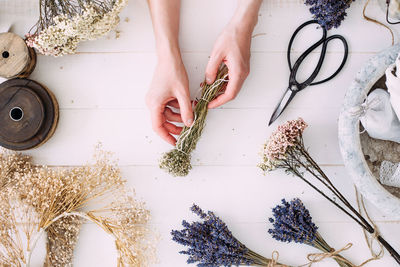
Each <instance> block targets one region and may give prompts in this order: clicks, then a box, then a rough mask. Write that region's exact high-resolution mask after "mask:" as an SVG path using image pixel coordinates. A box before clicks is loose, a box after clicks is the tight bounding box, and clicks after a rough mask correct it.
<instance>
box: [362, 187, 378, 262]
mask: <svg viewBox="0 0 400 267" xmlns="http://www.w3.org/2000/svg"><path fill="white" fill-rule="evenodd" d="M354 189H355V194H356V199H357V206H358V211H359V212H360V214H362V213H364V214H365V216H366V217H367V219H368V221H369V222H370V223H371V224H372V226H373V228H374V234H373V235H372V237H371V238H368V234H367V231H366V230H365V229H363V232H364V238H365V241H366V242H367V245H368V248H369V250H370V252H371V255H372V258H371V259H370V261H372V260H378V259H380V258H382V257H383V255H384V253H385V251H384V249H383V245H382V244H381V243H380V242H378V244H379V247H380V251H379V253H376V252H375V251H374V249H373V243H374V242H376V241H377V239H378V236H379V228H378V226H377V225H376V224H375V222H374V221H373V220H372V219H371V217H370V216H369V214H368V212H367V208H366V207H365V203H364V198H363V197H362V196H361V195H360V194H359V192H358V190H357V188H356V187H354Z"/></svg>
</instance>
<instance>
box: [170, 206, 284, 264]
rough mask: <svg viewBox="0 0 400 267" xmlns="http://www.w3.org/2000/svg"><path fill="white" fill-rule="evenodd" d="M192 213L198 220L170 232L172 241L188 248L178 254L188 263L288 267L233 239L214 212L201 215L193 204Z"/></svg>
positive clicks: (200, 211) (183, 224)
mask: <svg viewBox="0 0 400 267" xmlns="http://www.w3.org/2000/svg"><path fill="white" fill-rule="evenodd" d="M191 210H192V212H193V213H195V214H196V215H197V216H199V217H200V219H201V221H199V222H192V223H189V222H187V221H185V220H184V221H183V222H182V226H183V227H184V228H183V229H182V230H173V231H171V235H172V240H173V241H175V242H177V243H178V244H181V245H183V246H185V247H187V250H183V251H181V252H180V253H181V254H184V255H187V256H188V260H187V263H188V264H191V263H197V266H199V267H203V266H204V267H205V266H215V267H218V266H239V265H246V266H261V267H262V266H264V267H272V266H273V267H289V266H288V265H283V264H280V263H278V262H277V259H268V258H265V257H264V256H261V255H260V254H258V253H256V252H254V251H252V250H250V249H249V248H247V247H246V246H245V245H244V244H242V243H241V242H240V241H239V240H238V239H236V237H234V236H233V234H232V232H231V231H230V230H229V228H228V226H227V225H226V224H225V222H224V221H222V220H221V219H220V218H219V217H217V216H216V215H215V214H214V212H212V211H209V212H207V213H206V212H204V211H203V210H202V209H200V207H199V206H197V205H193V206H192V208H191Z"/></svg>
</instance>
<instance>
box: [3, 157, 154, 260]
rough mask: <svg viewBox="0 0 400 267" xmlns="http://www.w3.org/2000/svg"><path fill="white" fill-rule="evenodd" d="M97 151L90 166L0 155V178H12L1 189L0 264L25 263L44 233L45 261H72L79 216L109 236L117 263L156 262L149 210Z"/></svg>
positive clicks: (107, 159) (115, 168)
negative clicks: (51, 164) (40, 163)
mask: <svg viewBox="0 0 400 267" xmlns="http://www.w3.org/2000/svg"><path fill="white" fill-rule="evenodd" d="M96 155H97V157H96V162H95V163H94V164H88V165H86V166H82V167H74V168H49V167H46V166H36V165H34V164H33V163H32V162H31V158H29V157H26V156H19V155H17V154H10V155H9V156H4V155H0V166H6V168H8V169H2V172H1V173H0V174H1V175H2V177H0V180H4V177H5V179H7V177H14V178H13V179H11V181H10V182H9V183H8V184H7V185H6V186H3V188H2V189H1V190H0V266H29V264H30V259H31V255H32V252H33V250H34V248H35V246H36V243H37V242H38V240H39V239H40V237H41V236H42V235H43V234H44V233H46V232H47V233H48V246H47V248H48V255H47V259H46V264H49V265H51V266H68V265H70V264H71V259H72V252H73V249H74V246H75V242H76V239H77V236H78V234H79V226H80V224H81V221H83V220H88V221H91V222H93V223H95V224H96V225H97V226H99V227H101V228H102V229H103V230H104V231H105V232H106V233H108V234H109V235H111V236H112V238H113V240H115V246H116V249H117V252H118V266H140V267H141V266H147V265H148V264H150V263H151V262H153V261H154V259H155V241H156V240H155V239H154V235H152V232H151V231H150V228H149V225H148V222H149V219H150V214H149V211H148V210H147V209H146V208H145V205H144V203H143V202H140V201H137V200H136V199H135V196H134V194H133V192H131V191H129V190H127V189H126V182H125V180H123V179H122V176H121V172H120V169H119V168H118V166H117V165H116V163H115V162H111V161H110V160H109V154H108V153H104V152H102V151H98V152H97V154H96ZM7 166H8V167H7ZM22 240H26V242H23V241H22ZM57 245H60V246H61V247H58V248H57V247H56V246H57ZM60 248H64V249H62V250H60Z"/></svg>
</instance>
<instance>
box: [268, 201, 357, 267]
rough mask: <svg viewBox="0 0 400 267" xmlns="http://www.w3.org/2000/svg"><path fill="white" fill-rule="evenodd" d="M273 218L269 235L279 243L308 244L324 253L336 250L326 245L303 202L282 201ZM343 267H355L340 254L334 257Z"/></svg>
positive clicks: (273, 211)
mask: <svg viewBox="0 0 400 267" xmlns="http://www.w3.org/2000/svg"><path fill="white" fill-rule="evenodd" d="M272 213H273V218H269V222H270V223H272V225H273V228H271V229H269V230H268V233H269V234H271V235H272V237H273V238H274V239H276V240H278V241H282V242H288V243H290V242H295V243H300V244H306V245H309V246H312V247H314V248H317V249H319V250H321V251H322V252H323V253H332V252H334V249H333V248H332V247H331V246H329V245H328V243H326V241H325V240H324V239H323V238H322V236H321V235H320V234H319V233H318V227H317V226H316V225H315V223H314V222H313V221H312V217H311V215H310V212H309V211H308V209H307V208H306V207H305V206H304V204H303V202H302V201H301V200H300V199H298V198H295V199H293V200H292V201H290V202H287V201H286V200H285V199H282V205H277V206H276V207H275V208H273V209H272ZM332 257H333V259H334V260H335V261H336V262H337V263H338V264H339V266H341V267H352V266H354V265H353V264H352V263H351V262H350V261H348V260H347V259H345V258H343V257H342V256H340V255H338V254H333V255H332Z"/></svg>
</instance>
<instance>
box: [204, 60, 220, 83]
mask: <svg viewBox="0 0 400 267" xmlns="http://www.w3.org/2000/svg"><path fill="white" fill-rule="evenodd" d="M222 59H223V57H222V54H219V55H212V56H211V57H210V60H209V61H208V64H207V68H206V82H207V84H212V83H213V82H214V81H215V78H216V77H217V72H218V69H219V66H220V65H221V62H222Z"/></svg>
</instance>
